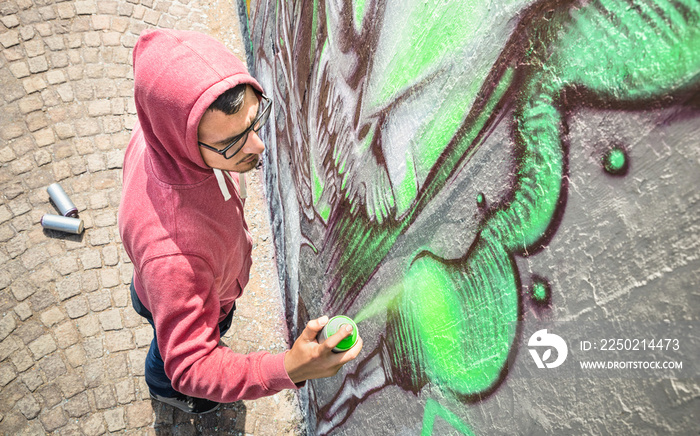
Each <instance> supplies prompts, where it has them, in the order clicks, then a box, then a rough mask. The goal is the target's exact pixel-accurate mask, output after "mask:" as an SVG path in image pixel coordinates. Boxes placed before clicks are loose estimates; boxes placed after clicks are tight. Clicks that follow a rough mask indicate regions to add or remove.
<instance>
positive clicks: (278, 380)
mask: <svg viewBox="0 0 700 436" xmlns="http://www.w3.org/2000/svg"><path fill="white" fill-rule="evenodd" d="M288 352H289V350H287V351H285V352H284V353H280V354H267V355H265V356H263V358H262V360H261V362H260V366H261V368H260V369H261V370H262V373H263V374H265V375H266V376H267V377H266V379H265V384H267V388H268V389H270V390H273V391H281V390H283V389H299V388H302V387H304V385H306V381H303V382H300V383H296V384H295V383H294V382H293V381H292V379H290V378H289V374H287V370H286V369H284V356H285V355H286V354H287V353H288Z"/></svg>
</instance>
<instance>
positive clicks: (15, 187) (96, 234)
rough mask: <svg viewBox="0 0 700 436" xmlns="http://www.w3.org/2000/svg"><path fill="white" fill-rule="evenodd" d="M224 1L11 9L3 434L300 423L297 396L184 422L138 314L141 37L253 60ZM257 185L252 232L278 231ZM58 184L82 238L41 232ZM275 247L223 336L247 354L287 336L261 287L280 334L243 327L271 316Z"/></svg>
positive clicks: (272, 429) (258, 266) (8, 4)
mask: <svg viewBox="0 0 700 436" xmlns="http://www.w3.org/2000/svg"><path fill="white" fill-rule="evenodd" d="M219 2H220V3H221V4H219ZM224 3H225V2H222V1H221V0H176V1H154V0H127V1H114V0H78V1H72V0H60V1H59V0H35V1H31V0H8V1H1V2H0V23H1V24H0V47H2V49H1V51H2V56H0V87H1V88H2V90H3V92H2V97H3V99H2V100H0V104H2V123H0V140H1V141H2V142H1V144H0V242H2V244H0V290H3V292H4V294H3V297H2V299H0V307H1V308H2V309H3V310H2V311H0V398H2V401H0V428H2V432H4V433H8V434H15V433H16V434H37V435H40V434H50V433H54V434H61V435H64V434H66V435H68V434H85V435H101V434H105V433H106V432H124V433H126V434H157V433H158V434H160V433H163V434H195V433H197V432H200V433H202V434H216V430H214V429H216V428H218V429H220V430H221V429H224V430H226V431H227V432H236V431H246V432H250V433H252V432H261V433H259V434H263V435H264V434H290V433H289V432H288V431H287V430H286V429H288V428H290V427H293V425H294V423H295V422H297V421H298V420H299V419H300V418H299V410H298V407H297V405H296V403H295V401H296V400H295V398H294V396H293V394H290V395H287V396H286V397H284V398H287V400H285V401H281V402H280V403H279V404H277V403H273V402H271V401H266V400H264V399H263V400H258V401H250V402H249V401H244V402H238V403H234V404H233V405H224V407H222V409H221V411H220V412H218V413H217V414H211V415H208V418H207V419H206V420H205V419H202V420H198V418H194V419H193V420H189V421H188V420H186V419H185V417H184V415H182V414H180V413H179V412H177V413H176V412H174V411H173V409H172V408H171V407H169V406H165V405H163V404H160V403H157V402H154V401H151V399H150V397H149V393H148V387H147V386H146V384H145V381H144V368H143V365H144V361H145V357H146V353H147V351H148V349H149V346H150V343H151V340H152V338H153V330H152V328H151V326H150V325H149V324H148V323H147V322H146V321H145V320H144V319H143V318H141V317H140V316H139V315H138V314H136V313H135V312H134V311H133V309H132V308H131V305H130V295H129V287H128V285H129V283H130V281H131V278H132V275H133V269H134V266H133V265H132V264H131V262H130V260H129V259H128V257H127V256H126V253H125V252H124V249H123V247H122V245H121V240H120V238H119V235H118V231H117V209H118V206H119V200H120V194H121V191H120V190H121V182H120V180H121V168H122V166H123V165H122V164H123V158H124V150H125V148H126V145H127V143H128V141H129V137H130V129H131V127H132V126H133V125H134V124H135V122H136V106H135V103H134V99H133V74H132V71H131V54H132V49H133V47H134V45H135V43H136V40H137V38H138V34H139V33H140V32H141V31H143V30H145V29H147V28H151V27H154V26H161V27H169V28H179V29H193V30H199V31H203V32H211V31H210V29H222V30H220V31H219V32H220V33H218V34H215V36H218V37H219V39H221V40H224V41H234V43H235V44H238V47H237V48H238V49H239V50H238V53H243V52H244V50H242V46H241V45H240V37H239V36H238V35H237V34H236V32H238V30H237V28H238V18H237V17H236V16H235V15H234V14H235V11H233V10H231V9H230V8H229V6H228V4H224ZM222 8H223V9H222ZM207 14H209V15H207ZM3 26H4V27H3ZM259 178H260V177H259V175H258V174H253V175H252V178H251V184H250V189H249V194H250V195H251V197H250V198H249V199H248V202H247V204H246V210H247V216H248V221H249V225H251V227H255V228H260V227H264V226H267V223H266V221H265V216H266V215H265V205H264V202H263V200H262V188H261V187H260V181H259ZM53 182H61V184H62V186H63V188H64V189H65V190H66V192H67V193H68V194H69V196H70V197H71V199H72V200H73V202H74V203H75V204H76V206H77V207H78V209H79V212H80V217H81V218H82V219H83V220H84V223H85V228H86V230H85V232H84V233H83V234H82V235H67V234H62V233H59V232H53V231H45V230H43V229H42V228H41V225H40V219H41V217H42V216H43V215H44V214H46V213H51V214H57V213H58V212H57V211H56V209H55V207H53V206H52V205H51V204H50V202H49V199H48V194H47V193H46V187H47V186H48V185H49V184H51V183H53ZM261 212H262V213H261ZM267 232H268V233H269V228H268V229H267ZM256 235H257V233H256ZM265 238H266V239H264V240H265V241H267V242H266V244H263V243H262V242H260V241H257V242H256V248H255V249H254V251H253V256H254V271H253V274H252V276H251V281H250V283H249V285H248V288H247V289H246V297H245V298H244V299H243V300H241V301H240V304H239V312H240V314H241V316H240V317H234V326H233V327H232V328H231V330H230V333H229V334H228V335H227V336H226V337H224V338H222V340H223V341H224V343H227V344H228V345H229V346H230V347H231V348H233V349H236V350H238V349H245V351H248V350H249V349H250V350H257V349H258V348H259V347H260V348H261V349H270V350H273V351H281V350H282V349H283V347H279V346H277V345H275V344H279V343H281V342H284V339H283V338H284V328H283V326H282V323H283V316H282V305H281V302H280V301H279V291H278V290H277V289H276V288H272V289H270V288H271V287H269V286H268V287H266V288H265V292H268V291H269V292H271V293H272V294H273V296H274V297H275V298H277V300H274V301H276V303H275V304H277V308H278V313H279V316H278V324H277V327H274V329H276V330H274V331H273V332H270V331H262V330H261V329H253V330H250V329H248V330H246V329H243V328H239V327H237V326H238V325H241V326H242V325H245V324H246V323H247V322H249V320H251V319H256V318H260V317H262V316H263V314H262V313H260V312H261V311H263V310H264V311H265V314H264V316H268V315H269V314H268V313H267V312H268V311H269V308H270V305H269V300H270V296H269V295H265V294H264V292H263V291H262V290H261V286H260V283H261V277H263V276H266V277H267V276H269V275H270V274H271V273H272V274H274V264H272V262H271V259H270V257H269V256H267V255H265V256H263V255H262V253H269V251H270V250H271V248H270V246H271V242H272V238H271V237H268V236H265ZM259 250H261V251H259ZM258 253H261V254H258ZM269 281H272V282H275V283H276V277H273V278H272V279H268V282H269ZM255 311H259V312H258V313H259V314H258V315H255ZM271 328H272V327H271ZM233 332H236V335H234V334H233ZM253 344H254V345H253ZM275 347H277V348H275ZM244 409H247V410H244ZM239 411H242V412H244V413H239ZM187 419H189V418H187ZM260 423H264V424H260Z"/></svg>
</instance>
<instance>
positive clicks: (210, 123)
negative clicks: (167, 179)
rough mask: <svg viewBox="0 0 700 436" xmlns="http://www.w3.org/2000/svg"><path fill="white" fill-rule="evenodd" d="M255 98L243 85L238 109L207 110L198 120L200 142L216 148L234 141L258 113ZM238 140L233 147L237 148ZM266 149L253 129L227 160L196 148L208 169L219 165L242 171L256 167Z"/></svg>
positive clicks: (252, 92) (251, 89) (251, 91)
mask: <svg viewBox="0 0 700 436" xmlns="http://www.w3.org/2000/svg"><path fill="white" fill-rule="evenodd" d="M259 104H260V103H259V101H258V97H257V96H256V95H255V92H254V91H253V88H252V87H250V86H247V87H246V92H245V98H244V100H243V107H242V108H241V110H239V111H238V112H236V113H235V114H233V115H227V114H225V113H224V112H221V111H219V110H207V111H206V112H205V113H204V115H203V116H202V119H201V120H200V121H199V127H198V128H197V135H198V140H199V142H203V143H204V144H207V145H210V146H212V147H214V148H217V149H220V150H221V149H223V148H224V147H226V145H228V144H229V143H231V141H233V139H234V138H235V137H236V136H238V135H240V134H241V133H243V132H244V131H245V130H246V129H247V128H248V127H250V125H251V123H252V122H253V120H255V117H256V115H257V114H258V106H259ZM239 147H241V144H240V143H238V144H236V145H234V146H233V148H239ZM264 150H265V144H263V142H262V141H261V140H260V137H259V136H258V134H257V133H255V132H253V131H252V130H251V131H250V132H249V133H248V138H247V139H246V142H245V144H243V147H242V148H241V149H240V151H239V152H237V153H236V154H235V155H234V156H233V157H231V158H230V159H226V158H225V157H224V156H222V155H220V154H218V153H215V152H214V151H211V150H208V149H206V148H204V147H199V151H200V153H201V154H202V159H204V163H206V164H207V165H209V166H210V167H211V168H218V169H220V170H225V171H233V172H237V173H245V172H248V171H250V170H252V169H253V168H255V167H256V166H257V164H258V162H259V161H260V154H261V153H262V152H263V151H264Z"/></svg>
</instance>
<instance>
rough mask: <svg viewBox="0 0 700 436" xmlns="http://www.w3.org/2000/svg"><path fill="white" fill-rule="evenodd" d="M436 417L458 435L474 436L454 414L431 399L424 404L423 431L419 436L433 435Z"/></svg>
mask: <svg viewBox="0 0 700 436" xmlns="http://www.w3.org/2000/svg"><path fill="white" fill-rule="evenodd" d="M438 416H439V417H440V418H442V419H444V420H445V421H446V422H447V423H448V424H450V425H451V426H452V428H454V429H455V430H457V431H458V432H459V433H460V434H462V435H465V436H474V432H472V431H471V429H470V428H469V427H468V426H467V425H466V424H465V423H464V422H462V420H461V419H459V417H458V416H457V415H455V414H454V412H452V411H450V410H449V409H447V408H446V407H445V406H443V405H442V404H440V403H438V402H437V401H435V400H433V399H432V398H430V399H428V401H427V402H426V403H425V410H424V412H423V429H422V430H421V433H420V434H421V436H430V435H432V434H433V426H434V425H435V418H436V417H438Z"/></svg>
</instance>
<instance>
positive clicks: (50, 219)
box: [41, 214, 84, 235]
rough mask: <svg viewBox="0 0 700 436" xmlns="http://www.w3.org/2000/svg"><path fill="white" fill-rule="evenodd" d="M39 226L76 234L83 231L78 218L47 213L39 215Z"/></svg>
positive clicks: (81, 223)
mask: <svg viewBox="0 0 700 436" xmlns="http://www.w3.org/2000/svg"><path fill="white" fill-rule="evenodd" d="M41 227H43V228H45V229H51V230H58V231H59V232H66V233H73V234H76V235H78V234H80V233H83V228H84V225H83V220H81V219H79V218H72V217H67V216H60V215H48V214H47V215H44V216H43V217H41Z"/></svg>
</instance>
